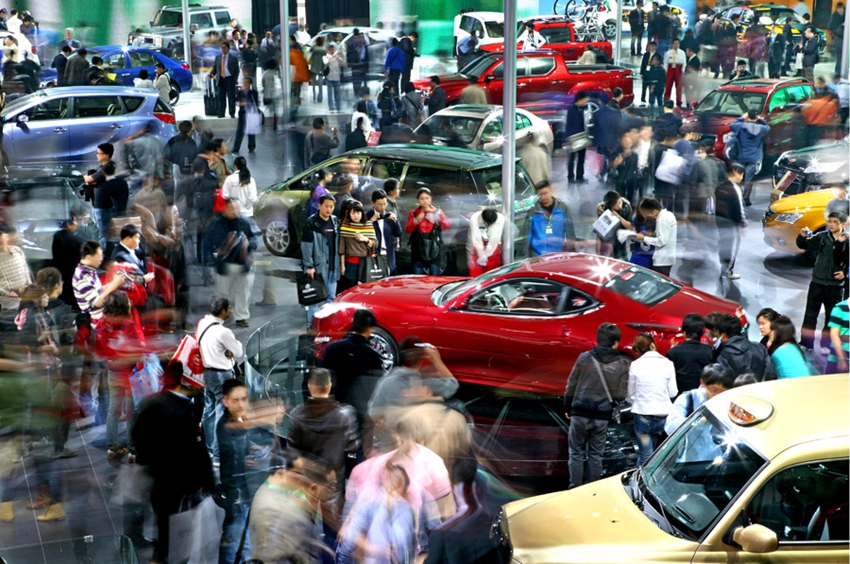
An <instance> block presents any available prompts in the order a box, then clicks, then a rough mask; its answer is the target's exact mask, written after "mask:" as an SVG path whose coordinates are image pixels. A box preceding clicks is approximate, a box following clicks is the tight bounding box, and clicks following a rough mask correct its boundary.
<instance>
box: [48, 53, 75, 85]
mask: <svg viewBox="0 0 850 564" xmlns="http://www.w3.org/2000/svg"><path fill="white" fill-rule="evenodd" d="M73 52H74V50H73V49H72V48H71V47H70V46H68V45H63V46H62V47H61V48H60V49H59V54H58V55H56V56H55V57H53V62H52V63H50V68H53V69H56V86H65V67H66V66H67V64H68V58H69V57H70V56H71V53H73Z"/></svg>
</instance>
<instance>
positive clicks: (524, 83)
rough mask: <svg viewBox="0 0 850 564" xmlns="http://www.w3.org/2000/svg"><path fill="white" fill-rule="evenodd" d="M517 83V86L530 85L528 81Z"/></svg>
mask: <svg viewBox="0 0 850 564" xmlns="http://www.w3.org/2000/svg"><path fill="white" fill-rule="evenodd" d="M516 85H517V86H528V83H527V82H517V83H516Z"/></svg>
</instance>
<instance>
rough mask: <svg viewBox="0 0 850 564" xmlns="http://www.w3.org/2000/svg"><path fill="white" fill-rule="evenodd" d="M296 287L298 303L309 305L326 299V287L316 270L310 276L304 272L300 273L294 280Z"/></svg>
mask: <svg viewBox="0 0 850 564" xmlns="http://www.w3.org/2000/svg"><path fill="white" fill-rule="evenodd" d="M296 286H297V289H298V303H299V304H301V305H303V306H311V305H316V304H320V303H323V302H326V301H327V300H328V297H329V296H328V288H327V287H326V286H325V281H324V279H323V278H322V275H321V274H319V273H318V272H316V273H315V274H314V275H313V277H312V278H311V277H310V275H309V274H307V273H306V272H304V273H302V274H301V275H300V276H299V277H298V280H297V281H296Z"/></svg>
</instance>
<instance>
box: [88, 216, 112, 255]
mask: <svg viewBox="0 0 850 564" xmlns="http://www.w3.org/2000/svg"><path fill="white" fill-rule="evenodd" d="M112 213H113V212H112V208H108V209H107V208H105V209H101V208H95V207H93V208H92V209H91V216H92V219H94V223H95V225H97V229H98V231H100V244H101V245H103V248H104V249H106V243H107V242H108V241H109V238H108V234H109V224H110V222H111V221H112Z"/></svg>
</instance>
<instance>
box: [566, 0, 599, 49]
mask: <svg viewBox="0 0 850 564" xmlns="http://www.w3.org/2000/svg"><path fill="white" fill-rule="evenodd" d="M604 5H605V0H555V5H554V6H553V10H554V12H555V15H557V16H564V17H566V18H568V19H570V20H572V21H574V22H575V23H576V25H575V35H576V41H577V42H580V43H594V42H597V41H607V40H608V39H607V38H606V36H605V31H604V29H603V28H602V27H600V26H599V23H598V22H599V16H598V14H599V13H601V11H600V8H601V7H602V6H604Z"/></svg>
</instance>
